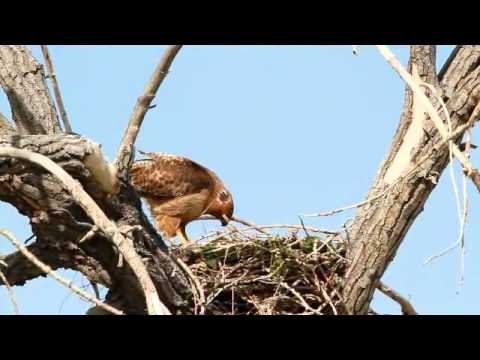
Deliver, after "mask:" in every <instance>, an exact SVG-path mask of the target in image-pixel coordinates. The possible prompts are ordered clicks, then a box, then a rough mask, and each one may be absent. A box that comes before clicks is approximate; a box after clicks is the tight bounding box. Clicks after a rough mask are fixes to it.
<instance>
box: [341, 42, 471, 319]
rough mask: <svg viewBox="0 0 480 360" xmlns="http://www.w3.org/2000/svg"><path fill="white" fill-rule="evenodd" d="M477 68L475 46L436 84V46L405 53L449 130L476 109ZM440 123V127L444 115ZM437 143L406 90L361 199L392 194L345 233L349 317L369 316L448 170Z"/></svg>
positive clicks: (364, 210)
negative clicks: (438, 97) (431, 89)
mask: <svg viewBox="0 0 480 360" xmlns="http://www.w3.org/2000/svg"><path fill="white" fill-rule="evenodd" d="M479 65H480V46H460V47H457V48H456V49H455V51H454V52H453V53H452V56H451V57H450V59H449V60H448V61H447V63H446V64H445V66H444V68H443V69H442V71H441V72H440V77H438V78H437V75H436V72H435V46H432V45H425V46H412V47H411V51H410V61H409V71H410V73H411V74H412V75H413V76H414V77H417V78H418V79H421V80H422V81H424V82H427V83H429V84H431V85H433V86H435V87H436V88H437V90H438V92H439V93H440V94H442V97H443V100H444V101H445V103H446V105H447V109H448V111H449V113H450V117H451V120H452V127H453V129H456V128H457V127H458V126H459V125H462V124H464V123H465V122H466V121H467V120H468V119H469V117H470V115H471V113H472V111H473V109H474V107H475V106H476V104H477V103H478V100H479V98H480V96H479V95H480V77H479V74H480V66H479ZM433 103H434V104H438V101H433ZM437 107H438V108H439V109H440V107H439V106H437ZM440 113H441V112H440ZM442 119H443V120H444V121H445V118H444V116H443V114H442ZM462 136H463V134H461V135H460V136H459V137H458V139H455V141H456V142H458V141H460V139H461V137H462ZM442 143H443V141H442V138H441V136H440V134H439V133H438V131H437V130H436V128H435V126H434V125H433V123H432V121H431V120H430V119H429V118H428V116H427V115H425V109H424V108H423V107H422V105H421V104H420V102H419V101H418V100H417V99H416V97H415V96H414V95H413V94H412V92H411V91H410V90H409V89H407V90H406V96H405V103H404V107H403V112H402V115H401V118H400V124H399V126H398V129H397V131H396V134H395V136H394V138H393V140H392V143H391V146H390V150H389V151H388V153H387V155H386V156H385V159H384V161H383V162H382V164H381V165H380V168H379V170H378V172H377V174H376V177H375V179H374V181H373V185H372V186H371V188H370V190H369V192H368V194H367V196H366V198H367V199H370V198H374V197H375V196H378V195H380V194H381V193H382V192H384V191H385V190H386V189H387V188H388V187H390V186H391V189H390V190H389V191H388V192H386V194H385V195H383V196H381V197H380V198H378V199H376V200H374V201H372V202H370V203H368V204H367V205H365V206H363V207H361V208H360V209H359V210H358V212H357V214H356V216H355V218H354V220H353V222H352V224H351V226H349V229H348V239H347V241H348V251H347V258H348V259H349V260H350V262H351V264H350V267H349V270H348V271H347V274H346V278H345V283H344V298H345V299H346V306H347V309H348V311H349V312H350V313H353V314H366V313H367V312H368V308H369V304H370V302H371V299H372V296H373V293H374V290H375V288H376V286H377V283H378V281H379V279H380V278H381V277H382V275H383V273H384V272H385V270H386V268H387V266H388V264H389V263H390V262H391V261H392V259H393V258H394V256H395V253H396V251H397V249H398V247H399V246H400V244H401V242H402V240H403V238H404V237H405V234H406V233H407V231H408V229H409V227H410V226H411V225H412V223H413V222H414V221H415V219H416V218H417V216H418V215H419V214H420V212H421V211H422V210H423V205H424V204H425V202H426V200H427V199H428V196H429V195H430V193H431V192H432V190H433V189H434V188H435V186H436V184H437V181H438V178H439V176H440V175H441V174H442V173H443V170H444V169H445V167H446V166H447V164H448V159H449V157H448V146H445V145H444V144H443V145H442ZM424 157H426V158H427V160H426V161H424V162H423V163H422V164H421V165H419V166H418V169H417V170H416V171H414V172H413V173H412V174H411V175H408V176H406V177H405V179H403V180H400V181H399V182H398V183H396V184H395V180H397V179H398V178H399V177H400V176H401V175H404V174H406V173H408V171H410V170H411V169H412V167H413V166H414V164H417V161H419V160H420V159H423V158H424Z"/></svg>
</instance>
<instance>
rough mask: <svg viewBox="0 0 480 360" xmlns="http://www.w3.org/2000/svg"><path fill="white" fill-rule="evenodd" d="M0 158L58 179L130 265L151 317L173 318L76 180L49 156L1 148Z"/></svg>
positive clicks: (130, 247) (114, 229) (132, 252)
mask: <svg viewBox="0 0 480 360" xmlns="http://www.w3.org/2000/svg"><path fill="white" fill-rule="evenodd" d="M0 157H14V158H19V159H22V160H27V161H30V162H33V163H35V164H37V165H39V166H41V167H43V168H45V169H46V170H47V171H49V172H51V173H52V174H53V175H55V176H56V177H57V178H58V179H59V181H60V182H61V183H62V184H63V185H64V187H65V188H66V190H67V191H68V192H69V193H70V195H71V196H72V197H73V198H74V199H75V200H76V202H77V203H78V204H79V205H80V206H81V207H82V208H83V210H84V211H85V212H86V213H87V214H88V215H89V216H90V218H91V219H92V220H93V222H94V224H95V225H96V226H97V227H98V228H99V229H100V230H101V231H103V233H104V234H105V235H106V236H107V237H108V238H109V239H110V240H112V241H113V243H114V244H115V245H116V246H117V247H118V249H119V251H120V253H121V254H122V256H123V257H124V258H125V260H126V261H127V263H128V264H129V265H130V267H131V269H132V271H133V272H134V274H135V275H136V277H137V279H138V281H139V283H140V286H141V288H142V290H143V292H144V294H145V299H146V304H147V310H148V313H149V314H151V315H169V314H170V311H169V310H168V309H167V308H166V307H165V305H164V304H162V302H161V301H160V299H159V297H158V294H157V290H156V288H155V285H154V284H153V282H152V279H151V278H150V275H149V274H148V272H147V269H146V268H145V265H144V264H143V262H142V259H141V258H140V257H139V256H138V254H137V253H136V251H135V249H134V247H133V245H132V244H131V243H130V242H129V241H128V239H126V238H125V237H124V236H123V235H122V234H121V233H120V231H119V229H118V228H117V226H116V225H115V223H113V222H112V221H110V220H109V219H108V218H107V216H106V215H105V214H104V212H103V211H102V209H100V207H99V206H98V205H97V203H96V202H95V201H93V199H92V198H91V197H90V196H89V195H88V194H87V193H86V192H85V190H84V189H83V188H82V186H81V185H80V184H79V183H78V182H77V181H76V180H74V179H73V178H72V177H71V176H70V175H69V174H68V173H67V172H66V171H65V170H63V169H62V168H61V167H60V166H58V165H57V164H56V163H54V162H53V161H52V160H50V159H49V158H47V157H46V156H43V155H41V154H37V153H34V152H31V151H28V150H23V149H16V148H12V147H7V146H3V147H0Z"/></svg>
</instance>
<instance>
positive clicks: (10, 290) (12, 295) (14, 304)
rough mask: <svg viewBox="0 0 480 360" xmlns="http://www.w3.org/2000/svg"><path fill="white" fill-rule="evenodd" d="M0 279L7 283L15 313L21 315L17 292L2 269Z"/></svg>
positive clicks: (6, 286)
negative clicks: (16, 297) (16, 296)
mask: <svg viewBox="0 0 480 360" xmlns="http://www.w3.org/2000/svg"><path fill="white" fill-rule="evenodd" d="M0 231H1V229H0ZM0 265H1V264H0ZM0 279H2V281H3V283H4V284H5V288H6V289H7V293H8V297H9V298H10V302H11V303H12V306H13V311H14V312H15V315H20V311H19V310H18V305H17V300H16V299H15V293H14V292H13V290H12V287H11V286H10V283H9V282H8V280H7V278H6V277H5V275H4V274H3V272H2V270H0Z"/></svg>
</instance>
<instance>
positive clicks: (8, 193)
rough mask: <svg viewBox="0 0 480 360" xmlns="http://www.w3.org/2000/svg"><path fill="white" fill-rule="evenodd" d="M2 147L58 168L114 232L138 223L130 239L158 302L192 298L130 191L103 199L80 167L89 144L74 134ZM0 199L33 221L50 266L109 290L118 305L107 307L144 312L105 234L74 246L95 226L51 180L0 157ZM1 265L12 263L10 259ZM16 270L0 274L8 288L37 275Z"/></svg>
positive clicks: (180, 303) (5, 141)
mask: <svg viewBox="0 0 480 360" xmlns="http://www.w3.org/2000/svg"><path fill="white" fill-rule="evenodd" d="M5 145H8V146H13V147H16V148H21V149H26V150H30V151H35V152H38V153H40V154H43V155H46V156H48V157H49V158H50V159H51V160H53V161H55V162H56V163H57V164H59V165H60V166H62V167H63V168H64V169H65V170H66V171H68V172H69V173H70V174H71V175H72V176H73V177H74V178H75V179H76V180H78V181H79V182H80V183H81V184H82V185H83V187H84V188H85V190H86V191H87V192H88V193H89V195H90V196H92V198H93V199H95V201H96V202H97V204H98V205H99V206H100V207H101V208H102V210H103V211H104V212H105V214H106V215H107V216H108V217H109V218H110V219H112V220H113V221H115V223H116V224H117V226H118V227H120V228H124V229H125V228H126V227H128V226H132V225H140V226H141V228H142V230H139V231H135V232H134V233H133V239H134V244H135V248H136V251H137V252H138V253H139V254H140V255H141V257H142V258H144V261H145V262H146V264H147V269H148V271H149V273H150V276H151V277H152V279H153V281H154V283H155V285H156V287H157V289H158V291H159V293H160V294H161V295H160V297H161V300H162V301H163V302H164V303H165V304H166V305H167V306H169V307H170V308H171V309H173V311H176V310H181V309H182V308H183V307H184V305H185V301H184V298H188V296H189V287H188V281H187V279H186V278H185V276H184V274H183V272H182V271H181V269H180V268H179V267H178V266H177V265H176V262H175V261H174V260H173V259H172V258H171V257H170V256H169V255H168V254H167V249H166V247H165V245H164V243H163V241H162V239H161V238H160V236H159V235H158V234H157V232H156V231H155V230H154V228H153V227H152V225H151V224H150V223H149V221H148V220H147V218H146V217H145V215H144V214H143V212H142V209H141V203H140V200H139V198H138V197H137V195H136V193H135V192H134V190H133V188H132V187H131V186H130V185H129V184H125V183H124V184H121V185H120V190H119V192H118V194H117V195H116V196H107V194H106V193H104V192H103V191H102V190H101V189H100V188H99V186H98V183H97V182H96V180H95V178H94V177H93V176H92V174H91V173H90V172H89V170H88V169H87V168H86V167H85V165H84V163H83V161H84V159H85V158H87V157H88V156H89V155H90V153H89V152H88V151H89V149H92V147H91V146H90V142H89V141H88V139H85V138H83V137H81V136H77V135H25V136H20V135H15V136H3V137H0V146H5ZM0 200H1V201H5V202H8V203H10V204H12V205H13V206H15V207H16V208H17V209H18V211H19V212H20V213H21V214H23V215H25V216H27V217H28V218H29V219H30V224H31V226H32V231H33V233H34V234H35V236H36V238H37V240H36V242H35V247H36V248H38V249H39V250H37V251H41V252H42V254H43V259H42V260H44V261H45V262H46V263H47V264H49V265H50V266H52V267H53V268H59V267H63V268H70V269H74V270H78V271H81V272H82V273H83V274H84V275H85V276H86V277H87V278H88V279H89V280H90V281H92V282H94V283H100V284H102V285H104V286H106V287H107V288H109V289H110V293H109V295H108V296H107V298H109V299H115V300H111V302H112V305H113V304H114V303H115V305H116V306H118V307H119V308H121V309H123V310H125V311H126V312H127V313H144V310H145V303H144V298H143V294H142V292H141V290H140V288H139V286H138V283H137V280H136V277H135V276H134V275H133V274H132V273H131V271H129V269H128V268H127V267H126V266H123V267H117V263H118V253H117V251H116V249H115V248H114V247H113V246H112V245H111V243H110V242H109V241H108V240H107V239H106V238H105V236H103V234H101V233H98V234H96V235H95V236H93V237H92V238H91V239H89V240H87V241H86V242H84V243H81V244H80V243H79V240H80V239H81V238H82V237H83V236H84V235H85V234H86V232H88V231H89V230H90V229H91V228H92V221H91V220H90V219H89V218H88V217H87V216H86V214H85V213H84V211H83V210H82V209H81V208H80V206H78V205H77V204H76V203H75V202H74V201H73V200H72V198H71V197H70V196H69V194H68V193H67V192H66V191H65V190H64V189H63V187H62V185H61V184H59V183H58V181H57V180H56V179H55V178H54V177H53V176H52V175H51V174H49V173H46V172H45V171H43V170H42V169H39V168H38V167H37V166H35V165H32V164H30V163H26V162H23V161H19V160H15V159H5V158H3V159H0ZM40 249H41V250H40ZM13 258H15V257H13ZM13 258H12V259H13ZM6 261H7V263H9V258H8V257H7V260H6ZM12 261H13V260H12ZM14 264H16V265H15V266H13V267H12V268H9V269H8V271H6V272H5V275H6V276H7V280H9V282H10V283H12V284H21V283H23V282H24V281H26V280H29V279H31V278H34V277H35V276H39V275H41V273H37V272H35V271H33V272H32V271H30V270H29V271H27V273H25V274H24V275H19V272H21V271H20V270H18V268H17V269H16V266H20V268H21V269H25V268H26V267H25V264H24V263H23V264H17V263H16V262H15V261H14Z"/></svg>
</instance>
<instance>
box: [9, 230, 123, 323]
mask: <svg viewBox="0 0 480 360" xmlns="http://www.w3.org/2000/svg"><path fill="white" fill-rule="evenodd" d="M0 234H1V235H3V236H5V237H6V238H7V239H8V240H9V241H10V242H11V243H12V244H13V245H14V246H15V247H16V248H17V249H18V251H20V252H21V253H22V255H23V256H25V257H26V258H27V259H28V261H30V262H31V263H32V264H34V265H35V266H36V267H38V268H39V269H40V270H41V271H42V272H43V273H45V274H47V275H49V276H51V277H52V278H53V279H55V280H56V281H57V282H59V283H60V284H61V285H63V286H65V287H67V288H68V289H70V290H71V291H73V292H74V293H76V294H77V295H79V296H80V297H82V298H83V299H85V300H87V301H90V302H92V303H94V304H95V305H97V306H98V307H101V308H102V309H104V310H106V311H108V312H110V313H112V314H115V315H123V312H121V311H119V310H118V309H115V308H114V307H112V306H110V305H108V304H104V303H103V302H101V301H100V300H98V299H97V298H96V297H95V296H92V295H90V294H88V293H86V292H85V291H83V290H82V289H80V288H78V287H76V286H75V285H73V284H72V282H71V281H67V280H65V279H64V278H63V277H61V276H60V275H58V274H57V273H56V272H55V271H53V269H52V268H51V267H50V266H48V265H47V264H45V263H44V262H42V261H41V260H39V259H38V258H37V257H36V256H35V255H34V254H32V253H31V252H30V251H28V249H27V247H26V246H25V245H23V244H22V243H20V242H19V241H18V240H17V239H15V237H14V236H13V235H12V234H11V233H10V232H9V231H7V230H5V229H1V228H0ZM4 281H5V280H4Z"/></svg>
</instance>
